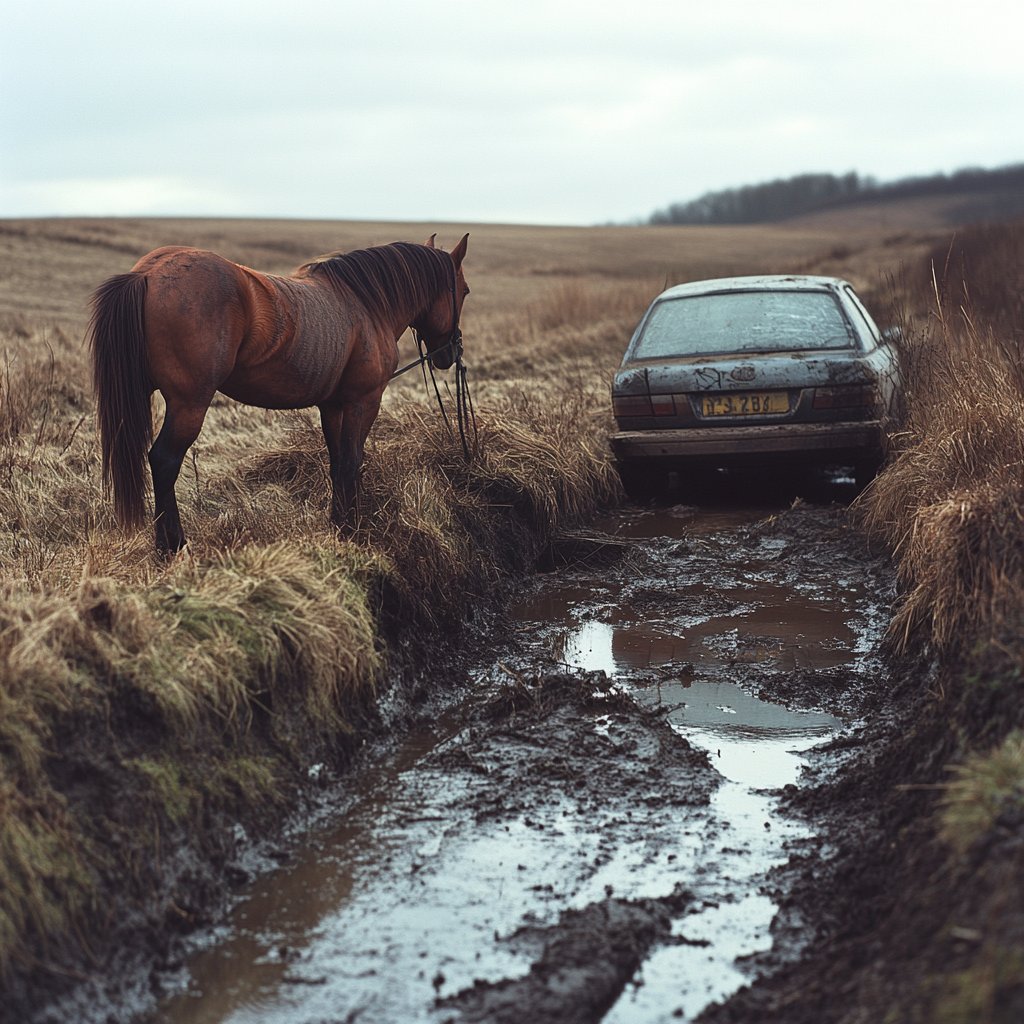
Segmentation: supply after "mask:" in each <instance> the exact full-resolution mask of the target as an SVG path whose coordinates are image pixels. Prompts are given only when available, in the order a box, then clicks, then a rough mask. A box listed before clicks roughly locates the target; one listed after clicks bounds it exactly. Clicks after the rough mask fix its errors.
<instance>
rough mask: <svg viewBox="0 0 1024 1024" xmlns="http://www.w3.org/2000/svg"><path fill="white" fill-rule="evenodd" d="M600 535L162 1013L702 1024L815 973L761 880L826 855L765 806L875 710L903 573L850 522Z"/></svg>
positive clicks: (663, 521) (827, 518)
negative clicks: (801, 968) (764, 983)
mask: <svg viewBox="0 0 1024 1024" xmlns="http://www.w3.org/2000/svg"><path fill="white" fill-rule="evenodd" d="M766 511H769V514H768V515H767V516H765V514H764V513H765V512H766ZM599 525H600V526H601V527H602V528H603V529H604V530H605V531H609V532H612V531H614V535H615V536H614V540H612V539H610V537H609V536H607V535H602V534H601V533H600V532H595V533H592V534H590V535H589V536H587V535H580V536H577V537H576V538H575V539H567V540H566V542H565V543H564V544H563V545H562V546H561V547H560V548H559V549H556V550H555V551H554V552H553V555H552V558H553V562H558V561H559V560H560V557H559V556H560V555H561V556H566V557H567V558H568V560H569V564H568V565H565V566H563V567H561V568H559V569H557V570H556V571H554V572H551V573H548V574H546V576H544V577H543V578H541V579H538V580H537V581H536V583H535V584H534V585H533V588H532V591H533V592H532V593H527V594H524V597H523V599H522V601H521V602H520V603H519V604H518V606H517V607H516V608H514V609H513V614H514V615H515V616H517V624H518V625H517V628H516V631H515V634H514V636H513V637H511V638H510V639H509V640H508V641H507V642H506V643H505V644H504V645H503V646H502V647H501V648H500V649H499V650H498V651H496V652H495V651H492V652H491V654H490V657H491V658H492V659H493V658H495V655H496V660H495V661H493V662H491V663H489V664H488V663H484V664H481V665H480V666H479V667H478V668H477V669H476V670H474V671H472V672H471V673H470V676H471V684H472V691H473V692H472V693H471V695H470V697H469V698H468V699H467V700H466V701H465V702H464V703H463V704H462V705H460V706H458V707H456V708H453V709H451V710H450V711H449V713H448V715H447V716H446V724H445V725H444V726H443V727H438V730H437V731H428V732H427V733H426V734H425V735H424V736H419V737H413V738H412V739H411V740H410V743H411V744H412V746H411V747H410V748H409V750H408V751H406V752H405V753H403V751H402V750H401V749H400V750H398V751H397V752H396V753H395V755H394V758H393V760H392V763H391V765H390V767H388V766H387V765H384V767H383V768H376V769H374V770H373V771H372V772H369V773H367V775H366V778H363V779H360V778H358V777H356V778H352V779H349V780H347V781H346V783H345V784H346V785H348V786H351V787H353V788H354V789H356V790H357V791H358V799H357V800H356V801H355V803H354V805H353V806H352V808H351V809H350V811H349V812H348V813H347V814H346V816H345V820H344V822H343V823H342V825H341V826H340V827H339V828H337V829H335V830H334V831H333V832H331V831H330V830H328V831H326V832H324V833H323V834H321V835H319V836H318V837H317V838H316V840H315V842H314V843H311V844H310V845H309V847H308V848H307V849H305V850H303V851H301V852H300V853H299V854H298V856H297V857H296V859H295V861H294V863H293V864H292V865H290V866H289V867H288V868H286V869H283V870H281V871H279V872H275V873H273V874H271V875H269V876H266V877H265V878H263V879H261V880H260V881H259V882H258V883H257V884H256V886H254V887H253V888H252V889H251V890H250V891H249V892H247V893H244V894H242V895H241V896H240V898H239V902H238V905H237V906H236V908H235V911H234V913H233V915H232V918H231V920H230V921H229V922H228V923H227V925H226V926H225V928H224V929H222V930H221V933H220V941H219V943H218V944H216V945H214V946H213V947H212V948H211V949H209V950H208V951H207V952H205V953H203V954H201V955H199V956H198V957H196V958H193V959H192V960H191V962H190V963H189V964H188V965H187V967H186V969H185V970H183V971H182V972H180V974H179V975H178V976H177V978H171V977H165V978H164V979H163V981H164V984H165V985H168V986H171V985H174V984H176V985H177V986H179V991H180V993H181V994H179V995H177V996H174V997H172V998H169V999H166V1000H164V1002H163V1005H162V1007H161V1010H160V1012H159V1014H158V1017H157V1019H159V1020H161V1021H186V1020H187V1021H190V1022H196V1024H201V1022H206V1021H209V1022H213V1021H218V1022H219V1021H232V1022H242V1021H257V1020H258V1021H261V1022H262V1021H266V1022H274V1021H288V1022H289V1024H294V1022H300V1021H311V1022H312V1021H322V1020H331V1021H334V1020H337V1021H349V1020H351V1021H356V1020H358V1021H361V1022H362V1021H381V1022H385V1021H388V1022H390V1021H413V1020H424V1021H438V1022H441V1021H453V1022H455V1021H495V1022H500V1021H506V1020H507V1021H512V1020H525V1019H529V1020H531V1021H537V1022H544V1021H552V1022H553V1021H576V1020H579V1021H596V1020H598V1019H602V1018H604V1019H606V1020H609V1021H623V1022H624V1021H630V1022H636V1021H661V1020H665V1021H668V1020H678V1019H681V1018H682V1019H690V1018H692V1017H693V1016H695V1015H696V1014H698V1013H699V1012H700V1010H701V1009H702V1008H703V1007H704V1006H706V1005H707V1004H708V1003H709V1002H711V1001H712V1000H715V999H722V998H724V997H725V996H727V995H728V994H729V993H730V992H731V991H734V990H735V989H736V988H737V987H739V986H740V985H741V984H743V983H745V982H746V981H747V980H748V979H749V978H750V977H751V976H752V975H753V974H754V973H756V971H757V970H758V967H759V965H760V964H761V963H772V964H775V963H777V962H780V960H782V959H786V958H792V957H794V956H796V955H797V954H798V953H799V950H800V948H801V943H802V941H803V939H802V937H801V933H800V928H799V921H798V920H797V919H796V917H795V916H794V914H793V913H788V915H783V916H782V917H780V918H778V919H776V918H775V911H776V904H777V902H778V898H779V895H780V894H779V892H778V891H777V890H778V885H779V883H778V882H777V881H776V880H775V876H774V875H773V870H774V869H776V868H777V867H778V866H780V865H782V864H783V863H784V862H785V861H786V860H787V858H788V857H789V855H790V854H792V853H797V854H802V853H806V852H807V851H809V850H814V851H815V852H816V853H817V854H819V855H821V854H822V853H824V854H826V855H827V850H824V851H823V850H822V841H821V840H818V839H817V838H816V837H815V835H814V828H813V822H809V821H806V820H804V821H801V820H797V819H795V818H793V817H788V816H786V815H785V814H783V813H781V812H780V811H779V808H778V799H777V793H773V792H772V791H774V790H778V789H781V788H782V787H790V786H793V785H795V784H797V783H799V781H800V779H801V777H802V776H801V766H802V765H803V764H804V760H803V759H802V758H801V757H800V756H799V754H798V753H794V752H793V751H799V750H800V749H806V748H807V747H810V746H812V745H813V744H814V743H816V742H819V741H820V740H821V739H822V738H823V737H826V736H828V735H830V734H831V733H833V732H834V731H835V730H836V729H838V728H840V727H841V725H842V724H843V723H849V722H852V721H854V720H855V719H857V718H859V717H860V716H862V715H864V714H865V713H867V712H868V711H869V710H870V708H871V707H872V706H873V704H874V702H876V701H877V700H878V699H879V697H880V695H881V693H882V692H883V690H884V687H885V679H884V676H883V674H882V672H881V668H880V665H879V663H878V661H877V660H876V657H875V655H874V653H873V652H874V650H875V647H876V644H877V640H878V638H879V636H880V635H881V632H882V630H883V629H884V627H885V624H886V621H887V601H888V594H889V591H890V589H891V586H892V578H891V573H890V571H889V569H888V567H887V565H886V564H885V563H884V562H883V561H881V560H875V559H872V558H870V557H869V556H868V555H867V553H866V552H865V551H864V549H863V546H862V543H861V541H860V540H859V538H857V537H856V536H855V535H854V533H853V531H852V530H850V529H848V528H847V524H846V522H845V521H844V515H843V513H842V511H841V510H838V509H837V510H830V509H824V508H820V507H818V508H816V507H809V506H803V507H797V508H794V509H792V510H785V511H781V512H779V511H776V512H774V513H771V512H770V510H765V509H753V510H743V509H740V510H737V509H730V510H726V511H724V512H722V513H714V512H709V511H708V510H706V509H705V510H696V509H690V508H685V507H676V508H674V509H670V510H655V511H649V510H648V511H641V510H627V512H625V513H624V514H622V515H618V516H616V517H614V518H613V519H611V520H608V521H606V522H603V523H601V524H599ZM562 560H564V558H563V559H562ZM758 696H760V697H763V698H766V699H767V700H773V701H776V702H777V703H766V701H765V700H759V699H757V698H758ZM811 771H819V772H820V771H827V766H826V765H825V764H824V762H823V761H822V759H821V758H820V757H816V758H815V759H814V768H812V769H811ZM766 791H767V792H766ZM775 936H778V937H779V938H780V940H781V939H784V941H780V942H776V943H775V948H774V949H773V948H772V946H773V938H774V937H775ZM737 958H740V959H739V961H738V960H737Z"/></svg>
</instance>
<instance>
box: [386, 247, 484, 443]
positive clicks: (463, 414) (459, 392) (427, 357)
mask: <svg viewBox="0 0 1024 1024" xmlns="http://www.w3.org/2000/svg"><path fill="white" fill-rule="evenodd" d="M449 255H450V254H449ZM451 272H452V274H451V293H452V329H451V333H450V334H449V335H448V340H447V341H446V342H445V343H444V344H443V345H441V346H440V347H438V348H435V349H434V351H433V352H427V351H426V349H425V348H424V345H423V339H422V338H421V337H420V334H419V331H417V330H416V328H415V327H413V328H412V334H413V337H414V338H415V339H416V347H417V349H418V350H419V353H420V357H419V359H414V360H413V361H412V362H411V363H409V364H407V365H406V366H403V367H402V368H401V369H400V370H395V372H394V373H393V374H391V377H390V378H389V380H394V379H395V378H396V377H401V376H402V374H403V373H408V372H409V370H411V369H413V368H414V367H417V366H422V367H423V368H424V369H423V383H424V384H425V383H426V382H427V370H428V369H429V370H430V382H431V384H433V386H434V394H435V395H437V405H438V408H439V409H440V410H441V418H442V419H443V420H444V425H445V427H447V428H448V433H449V434H451V432H452V427H451V423H450V422H449V420H448V413H447V412H446V411H445V407H444V401H443V400H442V398H441V391H440V389H439V388H438V386H437V378H436V377H435V376H434V362H433V360H434V357H435V356H438V355H441V354H442V353H444V352H451V353H452V365H454V366H455V413H456V420H457V422H458V425H459V439H460V440H461V441H462V452H463V454H464V455H465V457H466V461H467V462H469V461H470V460H471V459H472V457H473V453H474V452H475V451H476V447H477V426H476V416H475V414H474V411H473V399H472V396H471V395H470V393H469V382H468V381H467V379H466V364H465V363H464V362H463V361H462V353H463V344H462V328H461V327H460V326H459V301H458V295H457V294H456V287H455V261H454V260H452V262H451ZM445 389H446V390H448V393H449V395H450V394H451V391H450V390H449V389H448V383H447V381H446V382H445ZM470 425H472V428H473V444H472V446H470V444H469V441H468V440H467V437H466V431H467V428H468V427H469V426H470Z"/></svg>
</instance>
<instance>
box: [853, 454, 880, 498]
mask: <svg viewBox="0 0 1024 1024" xmlns="http://www.w3.org/2000/svg"><path fill="white" fill-rule="evenodd" d="M879 465H880V463H879V461H878V459H864V460H862V461H861V462H856V463H854V466H853V479H854V482H855V483H856V485H857V490H858V491H863V490H864V488H865V487H867V485H868V484H869V483H871V481H872V480H874V479H875V477H876V476H877V475H878V467H879Z"/></svg>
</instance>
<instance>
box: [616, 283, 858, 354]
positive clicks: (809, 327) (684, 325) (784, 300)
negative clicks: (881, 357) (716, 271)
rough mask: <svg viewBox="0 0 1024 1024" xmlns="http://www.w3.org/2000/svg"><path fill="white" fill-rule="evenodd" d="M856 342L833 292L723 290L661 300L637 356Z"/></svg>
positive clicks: (789, 348)
mask: <svg viewBox="0 0 1024 1024" xmlns="http://www.w3.org/2000/svg"><path fill="white" fill-rule="evenodd" d="M855 344H856V339H855V338H854V336H853V334H852V333H851V331H850V328H849V327H848V326H847V323H846V319H845V318H844V317H843V314H842V312H841V310H840V308H839V303H838V302H837V301H836V299H835V297H834V296H833V295H832V294H831V293H830V292H804V291H800V292H797V291H788V292H787V291H779V292H767V291H755V292H719V293H717V294H712V295H692V296H686V297H684V298H679V299H664V300H663V301H661V302H659V303H658V304H657V305H656V306H655V307H654V308H653V309H652V310H651V312H650V315H649V316H648V318H647V323H646V324H645V325H644V331H643V334H642V335H641V336H640V340H639V342H638V343H637V347H636V350H635V351H634V353H633V358H634V359H654V358H658V357H659V356H698V355H700V356H705V355H719V354H721V355H725V354H728V353H732V352H797V351H805V350H808V349H828V348H850V347H851V346H853V345H855Z"/></svg>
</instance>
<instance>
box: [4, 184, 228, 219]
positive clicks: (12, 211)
mask: <svg viewBox="0 0 1024 1024" xmlns="http://www.w3.org/2000/svg"><path fill="white" fill-rule="evenodd" d="M243 205H244V204H242V203H241V202H240V201H239V199H238V197H236V196H233V195H230V194H229V193H226V192H224V191H223V190H221V189H218V188H214V187H204V186H203V185H199V184H197V183H194V182H189V181H186V180H184V179H182V178H175V177H169V176H166V175H149V176H134V177H131V176H129V177H112V178H63V179H60V180H55V181H29V182H20V183H16V184H13V185H6V186H5V187H4V189H3V208H4V213H5V215H6V216H9V217H38V216H53V217H124V216H145V215H150V216H160V215H166V214H178V215H183V216H203V215H212V214H228V215H230V214H232V213H237V212H239V211H241V210H242V209H243Z"/></svg>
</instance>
